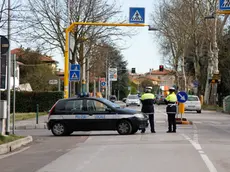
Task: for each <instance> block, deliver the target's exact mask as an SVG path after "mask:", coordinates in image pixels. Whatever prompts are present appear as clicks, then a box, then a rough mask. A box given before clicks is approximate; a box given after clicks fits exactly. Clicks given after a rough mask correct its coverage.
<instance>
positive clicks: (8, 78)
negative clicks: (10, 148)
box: [6, 0, 11, 135]
mask: <svg viewBox="0 0 230 172" xmlns="http://www.w3.org/2000/svg"><path fill="white" fill-rule="evenodd" d="M10 10H11V2H10V0H8V29H7V32H8V33H7V35H8V40H9V51H8V60H7V121H6V135H9V134H10V86H11V82H10V78H11V52H10V42H11V41H10V39H11V38H10V29H11V28H10V27H11V26H10V20H11V17H10V15H11V13H10Z"/></svg>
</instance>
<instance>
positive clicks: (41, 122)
mask: <svg viewBox="0 0 230 172" xmlns="http://www.w3.org/2000/svg"><path fill="white" fill-rule="evenodd" d="M47 120H48V115H44V116H39V117H38V124H36V118H33V119H27V120H21V121H15V129H16V130H22V129H23V130H25V129H46V128H47V127H46V122H47ZM12 125H13V124H12V123H11V124H10V128H11V129H12Z"/></svg>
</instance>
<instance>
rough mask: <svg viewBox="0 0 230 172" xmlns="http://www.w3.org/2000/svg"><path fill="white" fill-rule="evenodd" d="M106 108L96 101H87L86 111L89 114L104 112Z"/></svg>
mask: <svg viewBox="0 0 230 172" xmlns="http://www.w3.org/2000/svg"><path fill="white" fill-rule="evenodd" d="M106 109H107V106H106V105H105V104H104V103H101V102H99V101H96V100H87V110H88V111H91V112H105V111H106Z"/></svg>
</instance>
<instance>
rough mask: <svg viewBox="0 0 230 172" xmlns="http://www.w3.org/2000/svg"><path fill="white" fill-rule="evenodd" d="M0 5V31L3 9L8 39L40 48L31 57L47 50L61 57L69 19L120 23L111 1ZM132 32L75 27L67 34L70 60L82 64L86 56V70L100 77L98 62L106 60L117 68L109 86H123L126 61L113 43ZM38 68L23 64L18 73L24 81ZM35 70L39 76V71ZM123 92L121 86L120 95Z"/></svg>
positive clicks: (47, 0) (3, 27)
mask: <svg viewBox="0 0 230 172" xmlns="http://www.w3.org/2000/svg"><path fill="white" fill-rule="evenodd" d="M0 6H1V7H2V8H1V11H0V26H1V28H0V29H1V32H3V33H6V28H7V18H8V16H7V13H6V12H7V10H10V13H11V20H12V22H11V25H12V32H11V38H12V40H13V41H16V42H17V43H20V44H21V45H22V46H24V47H28V45H29V47H31V48H37V49H39V50H41V52H31V53H35V54H33V55H34V58H35V59H36V57H37V55H38V54H47V53H51V55H52V52H56V51H58V52H60V54H62V56H64V53H65V41H66V40H65V32H64V30H65V28H67V27H68V26H69V25H70V24H71V23H73V22H114V21H115V20H116V21H115V22H116V23H122V22H123V19H122V16H121V11H120V7H119V6H117V4H116V2H115V1H114V2H113V3H111V2H108V1H106V0H65V1H58V0H51V1H50V0H27V1H23V2H21V1H15V2H14V4H12V5H11V9H8V4H7V2H6V1H5V0H3V1H2V2H1V3H0ZM2 16H3V17H2ZM133 34H134V32H133V31H130V30H126V31H124V30H122V29H121V28H119V27H101V26H87V25H79V26H76V27H75V28H74V31H73V32H72V33H71V40H70V42H71V49H70V53H71V55H70V56H71V60H70V62H71V63H79V64H80V65H81V66H83V64H84V63H86V61H85V59H88V60H89V61H90V67H89V70H90V73H93V74H94V76H101V77H103V76H105V70H104V67H103V65H102V64H104V62H105V61H108V64H109V65H110V67H117V68H118V71H119V72H118V75H119V76H120V77H119V81H117V82H116V83H113V89H118V88H122V89H124V88H127V71H126V70H125V69H126V66H127V62H126V61H125V60H124V59H123V57H122V55H121V53H120V51H119V49H120V47H117V46H116V44H115V41H116V40H120V39H121V38H123V37H126V36H132V35H133ZM108 47H109V48H108ZM36 53H38V54H36ZM106 54H108V56H107V55H106ZM108 58H109V60H108ZM98 59H100V60H101V61H100V60H98ZM21 60H22V62H23V63H25V64H27V66H28V65H29V64H28V63H27V62H25V60H23V59H21ZM99 61H100V62H102V63H99ZM31 62H33V63H35V64H37V63H38V62H36V61H33V60H31V61H30V62H29V63H31ZM40 68H41V67H39V68H38V67H31V68H30V69H29V68H28V67H27V68H26V67H24V68H23V69H22V75H25V76H26V77H25V78H27V79H25V81H27V80H32V79H33V78H34V77H33V76H32V75H31V76H29V75H30V74H31V73H32V71H33V72H34V70H41V71H45V70H44V69H40ZM81 69H82V67H81ZM37 72H38V71H37ZM38 73H40V75H41V76H43V74H42V73H41V72H38ZM81 73H83V71H81ZM29 77H31V78H29ZM22 81H23V82H24V80H22ZM37 82H39V81H37ZM32 87H34V88H36V84H32ZM125 92H126V91H125V89H124V91H123V94H125Z"/></svg>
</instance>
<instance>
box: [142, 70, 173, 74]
mask: <svg viewBox="0 0 230 172" xmlns="http://www.w3.org/2000/svg"><path fill="white" fill-rule="evenodd" d="M170 74H171V75H173V74H174V71H173V70H168V69H164V70H163V71H159V70H152V71H151V72H147V73H146V75H170Z"/></svg>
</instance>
